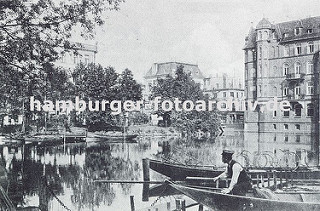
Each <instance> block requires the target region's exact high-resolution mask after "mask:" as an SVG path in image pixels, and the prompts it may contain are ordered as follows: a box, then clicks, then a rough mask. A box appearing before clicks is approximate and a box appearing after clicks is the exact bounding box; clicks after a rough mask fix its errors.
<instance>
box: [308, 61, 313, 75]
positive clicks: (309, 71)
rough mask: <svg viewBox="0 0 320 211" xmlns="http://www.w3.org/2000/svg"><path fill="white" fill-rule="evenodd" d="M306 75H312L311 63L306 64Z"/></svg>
mask: <svg viewBox="0 0 320 211" xmlns="http://www.w3.org/2000/svg"><path fill="white" fill-rule="evenodd" d="M307 73H308V74H312V73H313V63H312V62H310V61H309V62H307Z"/></svg>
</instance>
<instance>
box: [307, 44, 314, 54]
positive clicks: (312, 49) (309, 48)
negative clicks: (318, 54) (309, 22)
mask: <svg viewBox="0 0 320 211" xmlns="http://www.w3.org/2000/svg"><path fill="white" fill-rule="evenodd" d="M308 53H314V44H313V42H309V43H308Z"/></svg>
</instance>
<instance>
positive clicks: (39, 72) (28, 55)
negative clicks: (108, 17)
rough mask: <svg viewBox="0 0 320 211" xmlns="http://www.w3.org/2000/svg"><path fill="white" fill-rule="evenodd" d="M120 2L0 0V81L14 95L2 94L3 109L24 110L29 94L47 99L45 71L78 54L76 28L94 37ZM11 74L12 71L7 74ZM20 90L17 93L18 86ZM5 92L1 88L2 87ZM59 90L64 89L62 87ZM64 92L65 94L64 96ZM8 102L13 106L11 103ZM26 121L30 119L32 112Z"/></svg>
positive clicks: (0, 97) (46, 75)
mask: <svg viewBox="0 0 320 211" xmlns="http://www.w3.org/2000/svg"><path fill="white" fill-rule="evenodd" d="M120 2H122V0H105V1H103V0H102V1H99V0H81V1H73V0H64V1H54V0H36V1H25V0H12V1H6V0H5V1H1V2H0V65H1V68H0V75H1V76H2V77H1V78H0V80H1V81H3V80H4V81H7V79H8V80H12V83H13V84H11V82H8V81H7V82H6V84H5V87H6V88H5V89H7V90H16V92H17V93H13V92H12V91H9V92H8V93H9V95H10V96H4V95H0V103H1V104H4V107H7V106H12V105H15V106H16V107H19V108H20V111H21V110H22V109H24V108H25V107H24V103H25V99H26V98H28V97H30V96H37V97H38V98H42V99H43V98H44V97H45V96H46V93H45V92H44V91H45V90H48V89H45V86H46V85H48V83H46V82H47V80H48V78H47V77H50V76H49V74H48V72H46V70H45V69H46V68H47V67H48V66H50V65H52V63H53V62H54V61H55V60H56V59H57V58H58V57H59V53H61V52H63V51H74V52H75V53H76V51H75V50H73V49H74V47H75V46H74V44H72V43H70V42H69V38H70V37H71V34H72V30H73V29H74V26H77V27H79V28H81V35H82V36H83V37H85V38H92V37H93V35H94V28H95V27H96V26H99V25H102V24H103V23H104V21H103V16H102V13H103V11H105V10H112V9H115V10H117V9H119V3H120ZM7 71H10V72H11V73H8V72H7ZM60 76H61V77H62V75H61V74H60ZM17 87H18V88H19V89H15V88H17ZM0 89H1V87H0ZM60 91H61V89H60ZM60 94H63V93H62V92H61V93H60ZM10 99H11V100H13V99H15V100H14V101H15V102H12V103H11V104H10V102H9V101H10ZM22 113H25V114H26V121H28V119H30V118H31V115H28V110H27V109H25V111H22Z"/></svg>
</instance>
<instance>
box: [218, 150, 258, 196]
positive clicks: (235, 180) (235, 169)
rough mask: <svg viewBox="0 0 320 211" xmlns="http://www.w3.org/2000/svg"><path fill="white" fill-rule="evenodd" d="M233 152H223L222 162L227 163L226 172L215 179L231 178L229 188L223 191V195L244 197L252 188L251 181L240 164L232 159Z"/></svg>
mask: <svg viewBox="0 0 320 211" xmlns="http://www.w3.org/2000/svg"><path fill="white" fill-rule="evenodd" d="M233 153H234V152H233V151H232V150H223V152H222V154H221V155H222V162H223V163H227V164H228V166H227V168H226V171H225V172H223V173H222V174H220V175H219V176H217V177H215V178H214V181H217V180H218V179H220V178H231V183H230V185H229V188H225V189H223V190H222V193H230V194H233V195H240V196H244V195H245V194H246V192H247V191H248V190H249V189H251V188H252V184H251V179H250V177H249V175H248V174H247V172H246V171H245V170H244V169H243V167H242V166H241V164H240V163H238V162H237V161H235V160H233V159H232V155H233Z"/></svg>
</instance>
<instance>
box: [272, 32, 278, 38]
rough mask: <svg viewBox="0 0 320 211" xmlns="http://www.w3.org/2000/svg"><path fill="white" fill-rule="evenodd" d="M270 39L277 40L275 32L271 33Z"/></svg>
mask: <svg viewBox="0 0 320 211" xmlns="http://www.w3.org/2000/svg"><path fill="white" fill-rule="evenodd" d="M272 39H274V40H275V39H277V36H276V32H272Z"/></svg>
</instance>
